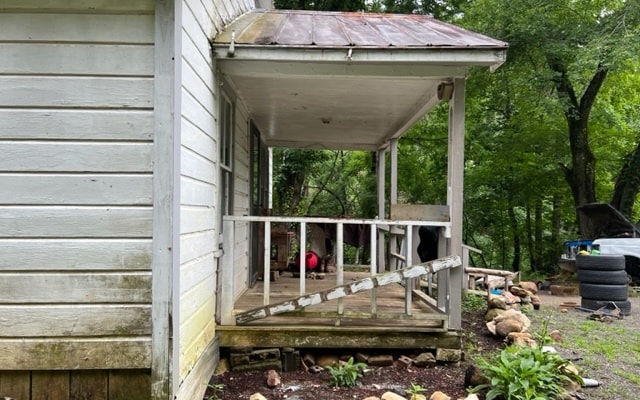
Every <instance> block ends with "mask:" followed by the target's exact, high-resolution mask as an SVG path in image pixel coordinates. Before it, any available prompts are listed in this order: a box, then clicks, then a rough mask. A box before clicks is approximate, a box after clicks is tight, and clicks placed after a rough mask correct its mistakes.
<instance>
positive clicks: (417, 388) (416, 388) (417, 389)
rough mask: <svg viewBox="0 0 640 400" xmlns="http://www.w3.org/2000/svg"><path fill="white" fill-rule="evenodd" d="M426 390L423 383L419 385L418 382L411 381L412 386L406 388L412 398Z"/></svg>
mask: <svg viewBox="0 0 640 400" xmlns="http://www.w3.org/2000/svg"><path fill="white" fill-rule="evenodd" d="M426 391H427V388H424V387H422V386H421V385H418V384H416V383H411V386H410V387H409V388H408V389H405V392H407V394H410V395H411V396H409V398H410V399H413V398H416V397H417V395H418V394H420V393H422V392H426Z"/></svg>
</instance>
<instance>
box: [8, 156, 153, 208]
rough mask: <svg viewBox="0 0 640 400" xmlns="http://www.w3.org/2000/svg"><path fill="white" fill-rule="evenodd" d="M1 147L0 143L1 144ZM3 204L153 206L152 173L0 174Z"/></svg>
mask: <svg viewBox="0 0 640 400" xmlns="http://www.w3.org/2000/svg"><path fill="white" fill-rule="evenodd" d="M0 147H1V146H0ZM0 185H1V186H3V187H9V188H12V190H11V191H8V190H3V191H0V204H3V205H10V204H20V205H95V204H104V203H107V204H111V205H130V206H139V205H151V201H152V200H151V175H123V174H111V175H106V174H89V175H88V174H82V175H73V174H59V175H51V174H0Z"/></svg>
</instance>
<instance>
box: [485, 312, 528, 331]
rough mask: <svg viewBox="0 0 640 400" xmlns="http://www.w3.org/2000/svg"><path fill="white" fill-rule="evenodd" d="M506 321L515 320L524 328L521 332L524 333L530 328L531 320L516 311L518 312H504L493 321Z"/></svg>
mask: <svg viewBox="0 0 640 400" xmlns="http://www.w3.org/2000/svg"><path fill="white" fill-rule="evenodd" d="M506 319H516V320H518V321H520V322H521V323H522V325H523V327H524V329H523V330H522V332H526V331H527V330H528V329H529V327H530V326H531V320H530V319H529V317H527V316H526V315H524V314H523V313H522V312H520V311H518V310H513V309H512V310H506V311H505V312H504V313H502V314H500V315H499V316H497V317H496V318H495V319H494V321H495V322H496V323H498V322H500V321H504V320H506Z"/></svg>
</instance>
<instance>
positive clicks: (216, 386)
mask: <svg viewBox="0 0 640 400" xmlns="http://www.w3.org/2000/svg"><path fill="white" fill-rule="evenodd" d="M207 387H208V388H209V389H211V394H210V395H209V396H208V397H207V400H219V399H220V396H221V395H222V393H223V392H224V384H222V383H210V384H208V385H207Z"/></svg>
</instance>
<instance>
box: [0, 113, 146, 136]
mask: <svg viewBox="0 0 640 400" xmlns="http://www.w3.org/2000/svg"><path fill="white" fill-rule="evenodd" d="M152 138H153V113H152V112H151V111H149V110H86V109H85V110H78V109H76V110H60V109H44V110H43V109H15V108H12V109H4V110H3V109H0V139H3V140H6V139H9V140H11V139H20V140H24V139H39V140H57V139H63V140H95V141H97V140H109V141H116V140H121V141H144V140H151V139H152Z"/></svg>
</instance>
